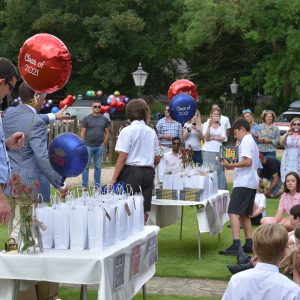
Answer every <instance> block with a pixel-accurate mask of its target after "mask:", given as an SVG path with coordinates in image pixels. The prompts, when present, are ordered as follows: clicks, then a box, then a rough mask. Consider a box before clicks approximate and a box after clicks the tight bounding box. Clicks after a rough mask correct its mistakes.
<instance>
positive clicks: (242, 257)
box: [236, 247, 251, 265]
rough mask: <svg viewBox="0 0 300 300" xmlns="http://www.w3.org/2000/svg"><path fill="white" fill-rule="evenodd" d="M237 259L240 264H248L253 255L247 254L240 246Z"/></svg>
mask: <svg viewBox="0 0 300 300" xmlns="http://www.w3.org/2000/svg"><path fill="white" fill-rule="evenodd" d="M236 259H237V264H238V265H241V264H248V263H249V262H250V261H251V257H250V256H248V255H246V254H245V252H244V251H243V248H242V247H240V248H239V251H238V254H237V257H236Z"/></svg>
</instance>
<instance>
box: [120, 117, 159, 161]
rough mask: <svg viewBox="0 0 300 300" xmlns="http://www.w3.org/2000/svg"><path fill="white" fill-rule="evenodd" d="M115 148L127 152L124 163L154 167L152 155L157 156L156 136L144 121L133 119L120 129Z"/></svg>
mask: <svg viewBox="0 0 300 300" xmlns="http://www.w3.org/2000/svg"><path fill="white" fill-rule="evenodd" d="M115 150H116V151H121V152H125V153H128V157H127V160H126V165H130V166H139V167H147V166H148V167H154V157H155V156H159V145H158V138H157V136H156V133H155V131H154V130H153V129H152V128H150V127H149V126H147V125H146V124H145V122H144V121H137V120H135V121H133V122H132V123H131V125H129V126H127V127H125V128H123V129H122V130H121V132H120V134H119V137H118V140H117V143H116V147H115Z"/></svg>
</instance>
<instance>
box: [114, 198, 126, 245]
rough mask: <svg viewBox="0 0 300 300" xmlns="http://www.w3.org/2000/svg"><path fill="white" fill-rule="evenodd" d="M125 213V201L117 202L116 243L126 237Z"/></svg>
mask: <svg viewBox="0 0 300 300" xmlns="http://www.w3.org/2000/svg"><path fill="white" fill-rule="evenodd" d="M127 219H128V215H127V211H126V208H125V201H124V200H119V203H118V205H117V211H116V238H117V240H118V241H120V240H124V239H126V238H127V237H128V224H127Z"/></svg>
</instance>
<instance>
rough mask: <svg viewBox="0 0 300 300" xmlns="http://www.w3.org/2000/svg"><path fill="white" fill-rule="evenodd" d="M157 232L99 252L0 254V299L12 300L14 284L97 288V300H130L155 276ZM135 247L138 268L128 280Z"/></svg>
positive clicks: (149, 230)
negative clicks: (154, 258) (50, 284)
mask: <svg viewBox="0 0 300 300" xmlns="http://www.w3.org/2000/svg"><path fill="white" fill-rule="evenodd" d="M158 232H159V227H157V226H145V229H144V231H142V232H137V233H135V234H134V235H133V236H130V237H129V238H127V239H126V240H122V241H120V242H118V244H116V245H113V246H111V247H107V248H106V249H104V251H102V252H99V251H91V250H54V249H51V250H45V251H44V252H43V253H35V254H20V253H16V254H7V253H3V252H2V253H0V299H3V300H4V299H5V300H10V299H13V297H14V296H13V289H14V286H15V282H16V281H17V280H26V281H27V280H32V281H49V282H60V283H71V284H79V285H87V284H99V290H98V300H124V299H131V298H132V297H133V296H134V295H135V294H136V293H137V292H138V291H139V290H140V289H141V287H142V286H143V285H144V284H145V283H146V282H147V281H148V280H150V279H151V278H152V277H153V275H154V274H155V263H152V262H153V254H155V253H154V252H155V251H156V257H157V242H155V243H152V241H154V240H155V241H157V239H156V238H157V235H158ZM136 245H141V246H140V258H139V262H140V263H139V266H140V268H139V272H138V273H137V274H136V275H135V276H133V277H131V279H130V270H131V253H132V248H133V247H134V246H136ZM153 245H154V247H153ZM154 256H155V255H154ZM119 258H121V264H120V260H119ZM122 259H123V267H122ZM118 262H119V263H118ZM150 262H151V263H150ZM120 266H121V267H120ZM120 270H121V271H120ZM122 270H123V271H122ZM120 278H124V284H123V285H121V286H120V287H117V288H116V285H117V283H120V281H119V280H120ZM114 285H115V287H114ZM86 299H87V298H86Z"/></svg>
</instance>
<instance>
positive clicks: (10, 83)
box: [0, 57, 24, 224]
mask: <svg viewBox="0 0 300 300" xmlns="http://www.w3.org/2000/svg"><path fill="white" fill-rule="evenodd" d="M18 79H19V75H18V71H17V69H16V67H15V66H14V65H13V64H12V62H11V61H10V60H8V59H6V58H3V57H0V102H1V103H2V100H3V98H4V97H5V96H8V95H10V94H11V92H12V90H13V89H14V87H15V85H16V83H17V80H18ZM23 144H24V134H23V132H15V133H13V134H12V135H11V136H9V137H8V138H5V136H4V132H3V127H2V118H1V117H0V224H1V223H3V224H7V223H8V221H9V219H10V216H11V212H12V210H11V207H10V205H9V203H8V201H7V198H6V196H5V194H4V192H3V188H4V186H5V185H6V184H7V182H8V180H9V178H10V167H9V159H8V155H7V150H11V149H17V148H20V147H22V146H23Z"/></svg>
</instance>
